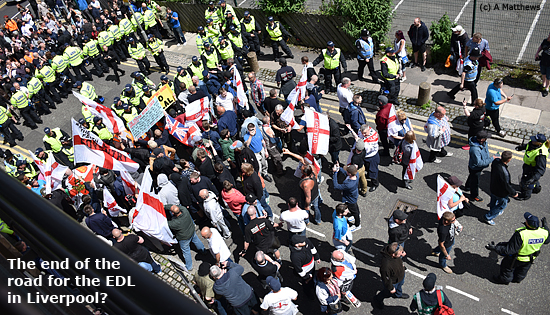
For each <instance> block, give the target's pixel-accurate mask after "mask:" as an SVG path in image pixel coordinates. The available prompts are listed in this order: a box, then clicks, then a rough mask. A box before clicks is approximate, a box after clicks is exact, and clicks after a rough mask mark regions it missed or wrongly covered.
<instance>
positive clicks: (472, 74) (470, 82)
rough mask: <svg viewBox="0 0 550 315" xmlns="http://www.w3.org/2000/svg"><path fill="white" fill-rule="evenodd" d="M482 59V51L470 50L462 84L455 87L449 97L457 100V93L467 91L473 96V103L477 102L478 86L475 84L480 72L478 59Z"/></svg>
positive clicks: (461, 79) (465, 60) (477, 49)
mask: <svg viewBox="0 0 550 315" xmlns="http://www.w3.org/2000/svg"><path fill="white" fill-rule="evenodd" d="M479 57H481V51H480V50H479V48H477V47H476V48H474V49H472V50H470V55H468V57H466V58H465V59H464V71H463V72H462V76H461V77H460V84H458V85H457V86H455V87H454V88H453V89H452V90H451V91H449V92H447V95H448V96H449V97H450V98H452V99H453V100H454V99H455V95H456V93H458V91H462V90H464V89H467V90H469V91H470V93H471V95H472V103H473V102H474V101H475V100H477V84H476V82H475V80H476V76H477V72H478V71H479V62H478V59H479Z"/></svg>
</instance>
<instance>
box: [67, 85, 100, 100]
mask: <svg viewBox="0 0 550 315" xmlns="http://www.w3.org/2000/svg"><path fill="white" fill-rule="evenodd" d="M73 87H74V88H75V89H78V90H79V93H80V94H82V96H84V97H86V98H89V99H91V100H92V101H94V102H97V103H102V102H100V99H99V97H98V96H97V93H96V92H95V87H94V86H93V85H91V84H90V83H88V82H80V81H76V83H75V84H74V86H73Z"/></svg>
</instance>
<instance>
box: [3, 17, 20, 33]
mask: <svg viewBox="0 0 550 315" xmlns="http://www.w3.org/2000/svg"><path fill="white" fill-rule="evenodd" d="M5 26H6V29H7V30H8V31H10V32H13V31H17V30H19V27H18V26H17V23H16V22H15V21H14V20H12V19H7V20H6V23H5Z"/></svg>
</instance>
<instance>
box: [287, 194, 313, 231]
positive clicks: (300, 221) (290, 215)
mask: <svg viewBox="0 0 550 315" xmlns="http://www.w3.org/2000/svg"><path fill="white" fill-rule="evenodd" d="M280 221H281V223H283V222H286V226H287V228H288V231H289V232H290V233H291V234H298V235H303V236H305V235H306V222H307V223H309V212H307V211H306V210H302V209H300V207H298V200H297V199H296V198H294V197H290V198H289V199H288V210H287V211H283V212H282V213H281V217H280Z"/></svg>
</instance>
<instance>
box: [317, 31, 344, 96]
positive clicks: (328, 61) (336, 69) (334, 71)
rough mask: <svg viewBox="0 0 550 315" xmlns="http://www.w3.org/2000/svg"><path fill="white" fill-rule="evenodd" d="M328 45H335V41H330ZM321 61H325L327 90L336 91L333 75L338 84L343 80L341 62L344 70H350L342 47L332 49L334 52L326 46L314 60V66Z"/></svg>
mask: <svg viewBox="0 0 550 315" xmlns="http://www.w3.org/2000/svg"><path fill="white" fill-rule="evenodd" d="M327 46H329V47H334V43H333V42H328V43H327ZM321 61H322V62H323V67H324V69H325V70H324V75H325V90H326V91H332V92H335V91H336V88H335V87H334V88H333V87H332V76H334V81H336V86H338V84H340V83H341V81H342V79H341V78H342V74H341V72H340V64H342V67H343V68H344V72H346V71H348V66H347V63H346V58H345V57H344V54H343V53H342V51H341V50H340V48H334V49H332V52H331V51H329V50H328V49H327V48H325V49H323V50H322V51H321V54H320V55H319V56H318V57H317V58H315V60H314V61H313V66H316V65H318V64H319V63H320V62H321Z"/></svg>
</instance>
